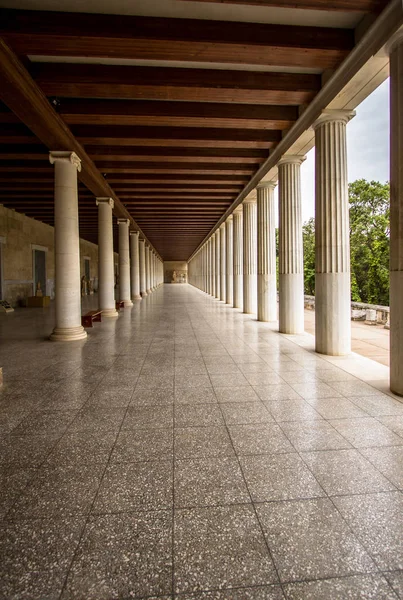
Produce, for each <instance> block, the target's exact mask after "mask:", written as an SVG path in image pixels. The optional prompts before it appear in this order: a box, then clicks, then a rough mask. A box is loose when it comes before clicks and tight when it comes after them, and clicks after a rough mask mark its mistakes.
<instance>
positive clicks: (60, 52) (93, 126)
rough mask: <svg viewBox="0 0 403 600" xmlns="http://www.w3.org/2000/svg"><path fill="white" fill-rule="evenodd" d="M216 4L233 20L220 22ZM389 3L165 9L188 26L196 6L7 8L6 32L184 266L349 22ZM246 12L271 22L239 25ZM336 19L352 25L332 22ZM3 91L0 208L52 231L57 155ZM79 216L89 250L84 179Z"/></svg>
mask: <svg viewBox="0 0 403 600" xmlns="http://www.w3.org/2000/svg"><path fill="white" fill-rule="evenodd" d="M222 2H225V3H226V4H228V5H231V6H229V7H228V9H230V13H231V15H232V17H231V20H228V21H223V20H214V14H215V13H214V12H212V7H214V5H216V4H221V3H222ZM386 3H387V2H386V0H334V1H333V2H331V3H329V2H328V1H327V0H199V1H198V2H192V1H190V0H171V4H170V5H171V6H173V5H175V7H176V8H177V11H176V13H178V11H179V12H180V10H182V7H184V8H183V10H184V11H185V12H184V17H185V16H186V17H187V16H188V15H189V9H190V8H191V7H192V6H194V7H195V8H196V5H197V9H198V14H200V10H202V11H203V10H204V13H203V15H204V16H203V18H202V19H201V18H199V19H191V18H184V17H183V18H168V17H165V16H144V15H124V16H122V15H117V14H94V13H92V14H87V13H85V12H80V13H74V12H46V11H44V10H37V11H28V10H23V9H21V10H13V9H9V8H2V9H1V10H0V36H1V38H2V39H3V40H4V42H5V43H6V44H7V45H8V46H9V47H10V49H11V50H12V52H13V53H15V55H16V56H17V57H18V58H19V59H20V60H21V62H22V63H23V65H24V66H25V68H26V69H27V70H28V72H29V74H30V76H31V77H32V79H33V80H34V82H35V84H36V85H37V86H38V87H39V88H40V90H42V92H43V93H44V94H45V95H46V97H47V98H48V101H49V103H50V105H51V106H52V107H53V110H54V111H56V112H57V113H58V115H59V116H60V117H61V119H63V121H64V123H65V124H66V125H67V126H68V127H69V128H70V130H71V133H72V134H73V136H74V137H75V139H76V140H77V142H78V143H79V144H81V145H82V146H83V147H84V149H85V151H86V153H87V155H88V157H89V161H90V162H91V161H93V163H94V164H95V167H96V168H97V169H98V170H99V173H100V174H102V175H103V177H104V178H105V179H106V181H107V183H108V184H109V186H110V187H111V188H112V190H113V192H114V193H115V195H116V196H117V197H118V198H119V199H120V200H121V202H122V204H123V205H124V206H125V207H126V208H127V210H128V211H129V213H130V214H131V215H132V216H133V218H134V219H135V221H136V223H137V224H138V225H139V227H140V228H141V229H142V231H143V232H144V234H145V235H146V236H147V237H148V239H149V240H150V242H151V243H152V244H153V245H154V246H155V248H156V249H157V250H158V252H159V253H160V254H161V256H162V257H163V258H164V259H165V260H183V259H187V258H188V257H189V256H190V255H191V254H192V252H193V250H194V249H195V248H196V247H197V246H198V244H199V243H200V242H201V240H202V239H203V238H204V237H205V236H206V235H207V234H208V232H209V231H210V230H211V228H212V227H213V226H214V225H215V223H216V222H217V220H218V219H219V218H220V217H221V216H222V214H223V213H224V212H225V211H226V210H227V208H228V207H229V206H230V205H231V204H232V202H233V201H234V200H235V199H236V197H237V196H238V194H239V193H240V192H241V191H242V189H243V188H244V186H245V185H246V184H247V183H248V181H249V180H250V178H251V177H252V175H253V174H254V173H255V172H256V171H257V169H258V168H259V167H260V166H261V165H262V164H263V162H264V161H265V160H266V159H267V158H268V156H269V153H270V151H271V150H272V149H273V148H274V147H275V146H276V144H278V142H279V141H280V140H281V139H282V136H283V134H284V132H286V131H287V130H288V129H289V128H290V127H291V126H292V124H293V123H294V122H295V121H296V120H297V118H298V115H299V114H300V111H301V110H302V109H303V108H304V107H305V106H306V105H307V104H309V102H310V101H311V100H312V99H313V98H314V97H315V95H316V94H317V93H318V91H319V90H320V88H321V82H322V75H323V74H324V73H325V74H326V75H328V74H329V73H331V72H332V70H334V69H336V68H337V66H338V65H339V64H340V63H341V62H342V61H343V59H345V58H346V56H347V55H348V54H349V52H350V51H351V50H352V48H353V47H354V43H355V41H354V40H355V31H354V29H355V27H356V26H357V24H358V23H360V22H362V20H363V19H365V18H366V17H367V15H368V13H374V14H376V13H379V12H380V11H381V10H382V8H383V7H384V6H385V5H386ZM17 4H18V6H19V5H21V4H22V6H23V5H24V2H22V3H21V2H18V3H16V2H14V3H13V6H15V5H17ZM36 4H37V7H38V9H40V8H42V0H37V3H36ZM107 4H108V3H107V2H106V3H105V5H107ZM134 4H135V3H134ZM151 4H152V3H151ZM30 5H31V6H32V2H31V4H30ZM85 5H86V2H85V0H83V2H81V6H82V8H81V9H80V10H85ZM176 5H177V6H176ZM0 6H7V2H3V1H2V0H0ZM68 6H69V2H68V0H66V1H65V2H63V7H64V9H66V8H67V9H68ZM248 6H249V7H250V9H249V10H250V11H251V14H252V10H255V9H256V7H259V8H260V9H262V8H264V9H266V10H267V11H271V12H270V13H267V14H270V15H272V16H273V21H274V22H272V23H271V22H245V21H242V19H241V18H240V20H239V21H237V20H234V18H235V17H236V15H237V14H238V13H237V12H236V11H237V7H238V8H239V9H240V8H242V9H243V12H242V13H239V14H242V15H244V14H245V12H244V9H245V7H248ZM185 9H187V10H185ZM278 11H282V12H281V13H279V12H278ZM111 12H113V10H112V9H111ZM210 12H211V14H210ZM344 13H345V15H344ZM220 14H221V13H220ZM253 14H255V13H253ZM256 14H257V13H256ZM262 14H265V15H266V13H262ZM340 14H341V15H342V16H343V18H344V16H345V17H346V18H345V20H346V22H348V23H349V24H350V25H349V26H348V27H335V26H333V25H334V23H333V18H334V17H335V16H336V15H338V16H339V17H340ZM234 15H235V17H234ZM298 15H303V17H304V18H303V22H304V23H310V24H308V25H307V24H305V25H296V24H295V21H296V19H297V20H298V18H297V17H298ZM318 15H322V17H321V18H319V17H318ZM279 16H281V19H280V20H281V21H282V22H281V23H278V22H276V20H277V21H278V20H279ZM287 16H289V24H288V22H287V18H288V17H287ZM301 19H302V16H301ZM266 21H267V18H266ZM317 22H319V23H320V24H319V25H316V23H317ZM324 23H325V24H324ZM2 88H3V86H2V82H1V78H0V99H3V101H4V104H2V105H0V182H1V189H0V202H2V203H4V204H5V205H6V206H8V207H11V208H14V209H15V210H18V211H21V212H23V213H25V214H27V215H29V216H32V217H34V218H37V219H40V220H42V221H44V222H46V223H49V224H53V168H52V167H51V166H50V164H49V161H48V152H49V150H50V149H52V150H54V149H58V148H50V147H49V146H50V143H48V142H47V141H45V140H47V139H48V138H47V137H46V135H44V136H41V135H40V134H38V131H35V127H33V126H32V121H31V122H30V123H28V122H27V121H25V122H22V121H24V118H22V121H21V120H20V119H19V118H18V117H17V114H18V115H19V116H20V117H21V112H19V111H18V110H17V108H18V107H17V104H16V103H17V99H15V102H14V99H13V97H11V98H10V96H9V95H7V96H6V95H4V94H2ZM27 125H29V126H27ZM35 133H36V134H37V135H38V137H36V135H35ZM38 138H40V139H38ZM63 149H71V148H63ZM90 189H91V191H90ZM79 216H80V235H81V236H82V237H84V238H87V239H89V240H90V241H93V242H95V243H96V242H97V210H96V206H95V201H94V190H93V188H91V186H89V187H86V185H85V183H84V178H83V182H82V183H80V187H79Z"/></svg>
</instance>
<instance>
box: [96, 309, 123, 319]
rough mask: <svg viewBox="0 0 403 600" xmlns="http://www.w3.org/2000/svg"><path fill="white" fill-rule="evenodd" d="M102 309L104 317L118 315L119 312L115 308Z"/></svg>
mask: <svg viewBox="0 0 403 600" xmlns="http://www.w3.org/2000/svg"><path fill="white" fill-rule="evenodd" d="M100 310H102V316H103V317H108V318H110V317H112V318H114V317H118V316H119V313H118V311H117V310H116V309H115V308H101V309H100Z"/></svg>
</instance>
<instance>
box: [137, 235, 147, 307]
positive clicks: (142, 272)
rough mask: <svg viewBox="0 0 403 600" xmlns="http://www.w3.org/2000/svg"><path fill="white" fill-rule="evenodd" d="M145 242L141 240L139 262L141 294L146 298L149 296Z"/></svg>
mask: <svg viewBox="0 0 403 600" xmlns="http://www.w3.org/2000/svg"><path fill="white" fill-rule="evenodd" d="M145 252H146V251H145V241H144V240H142V239H140V238H139V262H140V294H141V296H142V298H145V297H146V296H147V295H148V294H147V282H146V254H145Z"/></svg>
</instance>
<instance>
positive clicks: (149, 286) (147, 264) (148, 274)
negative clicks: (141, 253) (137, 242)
mask: <svg viewBox="0 0 403 600" xmlns="http://www.w3.org/2000/svg"><path fill="white" fill-rule="evenodd" d="M144 250H145V259H146V260H145V262H146V291H147V294H151V284H150V281H151V273H150V248H149V247H148V245H147V244H145V246H144Z"/></svg>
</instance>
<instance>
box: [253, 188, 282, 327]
mask: <svg viewBox="0 0 403 600" xmlns="http://www.w3.org/2000/svg"><path fill="white" fill-rule="evenodd" d="M275 187H276V184H275V183H274V182H273V181H265V182H261V183H259V185H258V186H257V319H258V321H277V282H276V225H275V210H274V188H275Z"/></svg>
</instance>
